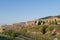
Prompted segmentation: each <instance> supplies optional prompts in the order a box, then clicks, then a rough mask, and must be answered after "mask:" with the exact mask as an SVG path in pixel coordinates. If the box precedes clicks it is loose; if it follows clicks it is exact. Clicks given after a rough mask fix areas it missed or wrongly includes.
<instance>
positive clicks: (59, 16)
mask: <svg viewBox="0 0 60 40" xmlns="http://www.w3.org/2000/svg"><path fill="white" fill-rule="evenodd" d="M50 17H57V18H60V15H58V16H47V17H44V18H40V19H48V18H50Z"/></svg>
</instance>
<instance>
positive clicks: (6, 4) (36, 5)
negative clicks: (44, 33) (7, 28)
mask: <svg viewBox="0 0 60 40" xmlns="http://www.w3.org/2000/svg"><path fill="white" fill-rule="evenodd" d="M51 15H60V0H0V25H1V24H12V23H16V22H24V21H28V20H34V19H38V18H41V17H45V16H51Z"/></svg>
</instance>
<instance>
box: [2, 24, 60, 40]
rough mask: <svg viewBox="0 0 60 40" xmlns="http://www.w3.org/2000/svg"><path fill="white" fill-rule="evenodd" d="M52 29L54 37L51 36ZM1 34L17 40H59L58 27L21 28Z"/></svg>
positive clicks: (36, 26) (59, 28)
mask: <svg viewBox="0 0 60 40" xmlns="http://www.w3.org/2000/svg"><path fill="white" fill-rule="evenodd" d="M54 29H55V30H56V31H55V32H56V34H55V35H53V34H52V32H53V30H54ZM3 34H4V35H8V36H10V37H11V38H16V39H18V40H27V39H28V40H52V39H53V37H55V38H57V39H58V40H60V25H34V26H28V27H23V28H21V29H20V30H14V31H6V32H3ZM17 34H18V35H17ZM19 35H20V36H19ZM21 35H22V36H21Z"/></svg>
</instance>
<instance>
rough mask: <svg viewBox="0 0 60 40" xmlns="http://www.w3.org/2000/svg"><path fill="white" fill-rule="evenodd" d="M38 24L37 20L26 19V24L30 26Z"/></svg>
mask: <svg viewBox="0 0 60 40" xmlns="http://www.w3.org/2000/svg"><path fill="white" fill-rule="evenodd" d="M37 24H38V20H33V21H27V22H26V26H32V25H37Z"/></svg>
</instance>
